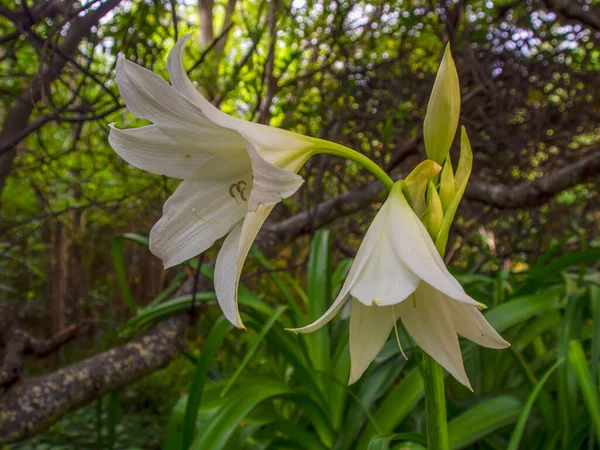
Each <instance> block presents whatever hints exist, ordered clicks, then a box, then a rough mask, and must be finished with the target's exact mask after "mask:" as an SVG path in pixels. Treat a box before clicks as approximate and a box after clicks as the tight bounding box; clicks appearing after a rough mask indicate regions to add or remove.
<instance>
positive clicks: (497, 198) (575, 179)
mask: <svg viewBox="0 0 600 450" xmlns="http://www.w3.org/2000/svg"><path fill="white" fill-rule="evenodd" d="M599 173H600V150H595V151H592V152H590V153H589V154H588V155H586V156H584V157H582V158H581V159H579V160H577V161H576V162H574V163H572V164H570V165H568V166H566V167H564V168H562V169H560V170H557V171H556V172H554V173H552V174H550V175H547V176H545V177H542V178H538V179H537V180H534V181H530V182H525V183H520V184H516V185H514V186H511V185H506V184H497V183H489V182H486V181H483V180H480V179H476V178H475V179H471V180H470V181H469V184H468V186H467V190H466V192H465V198H467V199H468V200H476V201H480V202H482V203H485V204H486V205H489V206H493V207H496V208H500V209H515V208H524V207H531V206H539V205H541V204H543V203H545V202H546V201H548V200H550V199H551V198H552V197H554V196H555V195H556V194H558V193H560V192H562V191H563V190H565V189H568V188H571V187H573V186H576V185H577V184H579V183H582V182H584V181H586V180H588V179H590V178H592V177H594V176H597V175H598V174H599ZM384 194H385V192H384V190H383V188H382V186H381V183H380V182H379V181H371V182H369V183H366V184H363V185H362V186H360V187H358V188H356V189H352V190H349V191H346V192H344V193H343V194H341V195H339V196H337V197H335V198H332V199H329V200H326V201H324V202H322V203H320V204H319V205H317V206H316V207H315V208H311V209H309V210H306V211H303V212H301V213H298V214H296V215H294V216H292V217H290V218H288V219H285V220H283V221H282V222H279V223H275V224H271V223H267V224H266V225H265V227H264V231H261V233H260V234H259V239H260V240H267V239H269V237H276V238H277V239H286V240H288V239H293V238H295V237H297V236H300V235H302V234H306V233H310V232H312V231H313V230H316V229H318V228H321V227H324V226H326V225H328V224H330V223H332V222H333V221H334V220H336V219H339V218H341V217H344V216H348V215H350V214H353V213H355V212H357V211H359V210H360V209H362V208H364V207H366V206H367V205H370V204H371V203H373V202H376V201H381V200H382V198H383V195H384Z"/></svg>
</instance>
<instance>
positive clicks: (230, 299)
mask: <svg viewBox="0 0 600 450" xmlns="http://www.w3.org/2000/svg"><path fill="white" fill-rule="evenodd" d="M241 235H242V223H240V224H239V225H237V226H236V227H235V228H234V229H233V230H231V232H230V233H229V235H228V236H227V238H226V239H225V242H223V246H222V247H221V250H219V255H218V256H217V263H216V266H215V290H216V292H217V301H218V302H219V306H220V307H221V310H223V314H225V317H227V320H229V321H230V322H231V323H232V324H233V325H234V326H236V327H238V328H244V325H243V324H242V319H241V317H240V312H239V309H238V302H237V287H238V285H237V281H236V282H235V283H233V282H232V281H234V280H237V276H238V274H237V272H238V271H237V256H238V249H239V246H240V236H241Z"/></svg>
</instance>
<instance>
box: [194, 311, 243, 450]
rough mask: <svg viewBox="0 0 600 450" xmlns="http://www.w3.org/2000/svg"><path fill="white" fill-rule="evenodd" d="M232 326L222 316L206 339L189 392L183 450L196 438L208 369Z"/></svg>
mask: <svg viewBox="0 0 600 450" xmlns="http://www.w3.org/2000/svg"><path fill="white" fill-rule="evenodd" d="M231 328H232V325H231V324H230V323H229V322H228V321H227V319H225V317H220V318H219V319H218V320H217V321H216V322H215V325H214V326H213V328H212V330H211V331H210V334H209V335H208V338H207V339H206V342H205V343H204V347H203V348H202V354H201V355H200V359H199V360H198V364H196V371H195V373H194V379H193V381H192V385H191V387H190V392H189V394H188V401H187V406H186V409H185V417H184V420H183V441H182V442H183V449H182V450H187V449H188V448H189V446H190V444H191V443H192V441H193V439H194V432H195V428H196V418H197V417H198V408H200V401H201V400H202V392H203V391H204V385H205V384H206V378H207V376H208V370H209V369H210V366H211V364H212V361H213V359H214V357H215V354H216V353H217V350H218V349H219V347H220V346H221V342H223V339H225V336H226V335H227V333H228V332H229V331H230V330H231Z"/></svg>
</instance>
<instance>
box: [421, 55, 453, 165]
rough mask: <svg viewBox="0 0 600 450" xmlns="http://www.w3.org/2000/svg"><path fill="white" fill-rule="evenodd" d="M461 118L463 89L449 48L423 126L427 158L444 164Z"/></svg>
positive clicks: (441, 65) (436, 79)
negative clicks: (461, 93) (461, 92)
mask: <svg viewBox="0 0 600 450" xmlns="http://www.w3.org/2000/svg"><path fill="white" fill-rule="evenodd" d="M459 116H460V86H459V84H458V74H457V73H456V66H455V65H454V60H453V59H452V53H450V45H447V46H446V51H445V52H444V57H443V58H442V62H441V64H440V68H439V70H438V73H437V76H436V78H435V84H434V85H433V90H432V92H431V98H430V99H429V104H428V105H427V114H426V115H425V123H424V124H423V135H424V139H425V151H426V153H427V158H429V159H432V160H434V161H435V162H437V163H438V164H440V165H441V164H443V163H444V160H445V159H446V157H447V156H448V152H449V150H450V146H451V145H452V141H453V140H454V136H455V135H456V127H457V126H458V119H459Z"/></svg>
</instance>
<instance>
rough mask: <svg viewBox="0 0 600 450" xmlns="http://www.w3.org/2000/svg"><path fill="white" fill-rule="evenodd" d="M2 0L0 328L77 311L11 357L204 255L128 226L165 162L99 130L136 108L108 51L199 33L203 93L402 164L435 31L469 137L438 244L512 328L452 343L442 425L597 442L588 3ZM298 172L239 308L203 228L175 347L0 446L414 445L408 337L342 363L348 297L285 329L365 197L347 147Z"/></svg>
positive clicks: (416, 152) (415, 126) (111, 337)
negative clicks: (455, 354)
mask: <svg viewBox="0 0 600 450" xmlns="http://www.w3.org/2000/svg"><path fill="white" fill-rule="evenodd" d="M0 3H1V6H0V99H1V103H0V122H1V123H2V129H1V131H0V189H1V197H0V304H1V305H2V306H3V307H4V309H2V308H0V313H1V314H3V315H4V317H5V318H7V317H9V315H10V317H11V320H6V321H5V322H3V321H2V320H0V327H2V326H4V327H5V329H8V325H5V324H7V323H11V322H12V321H13V320H14V321H15V322H18V323H19V324H20V325H21V326H22V327H24V328H26V329H27V330H29V331H31V332H32V333H35V334H36V335H39V336H45V337H48V336H51V335H52V334H53V333H57V332H60V331H61V330H63V329H64V328H65V327H66V326H68V325H69V324H73V323H76V324H78V328H79V332H78V335H77V338H76V339H75V340H74V341H72V342H70V343H69V344H67V345H65V346H63V347H62V348H61V349H60V351H59V352H58V353H56V354H54V355H52V356H50V357H48V358H45V359H41V360H39V359H31V360H29V359H28V360H27V364H26V368H25V371H24V375H26V376H32V375H44V374H47V373H51V372H52V371H55V370H57V369H58V368H60V367H64V366H67V365H68V364H70V363H73V362H75V361H79V360H82V359H83V358H85V357H88V356H91V355H95V354H98V353H100V352H103V351H106V350H108V349H109V348H111V347H113V346H116V345H119V344H121V343H123V342H124V341H126V340H127V339H129V338H130V337H131V336H133V335H135V334H136V333H137V332H140V331H143V330H144V329H146V328H147V327H148V326H149V325H150V324H151V323H154V322H157V321H160V320H162V319H164V318H165V317H167V316H168V315H171V314H177V313H181V312H184V311H187V310H189V308H190V306H191V295H192V291H193V285H194V281H195V279H196V276H195V275H196V272H197V265H198V263H197V262H195V261H194V262H192V263H189V264H187V265H183V266H180V267H176V268H173V269H170V270H167V271H164V270H163V269H162V265H161V263H160V261H158V259H157V258H155V257H154V256H153V255H152V254H151V253H150V252H149V251H148V249H147V246H146V245H144V243H145V236H147V234H148V230H149V229H150V228H151V226H152V225H153V224H154V222H155V221H156V220H157V218H158V217H159V216H160V214H161V208H162V204H163V203H164V201H165V199H166V198H167V197H168V196H169V195H170V193H172V192H173V190H174V189H175V188H176V186H177V184H178V182H177V180H172V179H167V178H165V177H161V176H153V175H151V174H148V173H146V172H142V171H139V170H137V169H135V168H133V167H130V166H128V165H127V164H126V163H125V162H124V161H122V160H120V159H119V158H118V157H117V156H116V155H115V154H114V152H113V151H112V150H111V149H110V147H109V145H108V142H107V136H108V124H109V123H112V122H116V124H117V126H119V127H131V126H138V125H141V124H143V123H142V121H140V120H138V119H135V118H134V117H132V116H131V115H130V114H129V113H128V112H127V111H126V109H125V108H124V105H123V103H122V101H121V99H120V97H119V95H118V90H117V88H116V84H115V82H114V68H115V63H116V57H117V55H118V54H120V53H122V54H124V55H125V56H126V57H127V58H128V59H130V60H132V61H135V62H137V63H138V64H140V65H143V66H144V67H147V68H148V69H151V70H153V71H155V72H158V73H159V74H161V75H162V76H164V77H165V78H166V79H168V75H167V73H166V58H167V55H168V51H169V50H170V48H171V47H172V45H173V44H174V42H175V40H176V39H177V37H180V36H182V35H183V34H185V33H188V32H192V33H193V39H191V40H190V43H189V44H188V46H187V49H186V56H185V61H184V63H185V66H186V68H188V71H189V74H190V77H191V79H192V80H193V81H194V82H195V83H197V86H198V88H199V89H200V90H201V92H202V93H203V94H204V95H205V96H207V97H208V98H209V99H211V101H212V102H213V103H214V104H215V105H217V106H219V107H220V108H221V109H223V110H224V111H226V112H228V113H230V114H232V115H235V116H237V117H242V118H245V119H248V120H253V121H258V122H261V123H268V124H271V125H275V126H278V127H282V128H286V129H290V130H293V131H297V132H299V133H303V134H307V135H311V136H317V137H321V138H325V139H329V140H332V141H336V142H340V143H343V144H345V145H347V146H349V147H351V148H354V149H356V150H359V151H361V152H363V153H365V154H368V155H369V156H370V157H371V158H372V159H373V160H375V161H376V162H378V163H379V164H380V165H381V166H383V167H385V168H386V170H387V171H389V172H390V173H392V174H394V176H396V177H401V176H404V175H406V174H408V172H410V170H411V169H412V168H413V167H414V166H415V165H416V163H418V162H419V161H420V160H422V159H423V157H424V149H423V142H422V133H421V130H422V121H423V118H424V113H425V109H426V106H427V101H428V96H429V93H430V91H431V87H432V85H433V80H434V76H435V71H436V70H437V65H438V62H439V59H440V57H441V53H442V51H443V48H444V46H445V44H446V43H447V42H450V43H451V46H452V51H453V55H454V58H455V61H456V66H457V69H458V73H459V78H460V82H461V92H462V111H461V124H462V125H464V126H465V127H466V128H467V130H468V132H469V136H470V138H471V143H472V146H473V151H474V158H475V160H474V166H473V177H472V182H471V183H470V186H469V188H468V190H467V193H466V194H465V198H464V199H463V202H462V204H461V207H460V209H459V214H458V219H457V221H456V224H455V225H454V227H453V229H452V233H451V239H450V241H449V246H448V252H447V261H448V262H449V263H450V264H451V266H452V267H453V270H454V271H455V272H456V273H457V275H458V277H459V280H460V281H461V282H462V283H463V285H464V286H465V288H466V289H467V290H468V291H469V292H470V293H471V294H472V295H473V296H474V297H475V298H477V299H478V300H480V301H482V302H483V303H486V304H487V305H489V306H490V311H489V313H488V319H489V320H490V321H491V322H492V323H493V325H495V326H496V327H497V329H498V330H499V331H501V332H502V333H503V335H504V336H505V337H506V339H507V340H509V341H510V342H511V343H512V344H513V345H512V347H511V349H510V350H507V351H505V352H495V351H489V350H487V349H480V348H476V347H469V346H468V345H465V347H464V353H465V358H466V359H467V361H468V369H467V370H468V373H469V375H470V377H471V380H472V382H473V385H474V388H475V394H471V393H469V392H468V391H465V390H464V389H463V388H461V387H460V386H459V385H458V384H456V383H454V382H453V381H449V385H448V396H449V417H450V420H451V426H450V428H451V433H452V436H451V441H452V443H453V445H454V447H455V448H478V449H479V448H482V449H501V448H509V446H511V447H510V448H527V449H537V448H539V449H552V448H562V449H578V448H590V449H591V448H597V447H594V446H595V445H596V446H597V445H600V444H598V440H597V439H598V436H600V405H599V403H600V401H599V397H598V355H599V354H600V341H599V340H600V334H599V333H600V331H599V330H600V325H599V320H600V294H599V292H600V291H598V289H599V288H598V284H599V282H600V279H599V275H598V259H599V258H598V255H599V254H598V252H599V245H598V243H599V241H598V230H599V229H600V227H599V225H600V212H599V209H598V205H599V200H598V181H599V179H600V177H599V175H598V174H599V173H600V149H599V145H600V144H599V141H600V120H599V119H600V92H599V90H600V78H599V71H600V47H599V46H598V40H599V39H600V11H598V7H599V6H598V5H599V2H597V1H591V0H573V1H560V0H552V1H551V0H546V1H541V0H539V1H538V0H525V1H509V0H503V1H496V0H494V1H491V0H490V1H478V0H473V1H471V0H459V1H448V2H441V3H440V2H435V1H426V0H402V1H401V0H398V1H388V2H384V1H357V2H350V1H347V2H338V1H332V2H326V1H325V2H324V1H310V0H294V1H290V0H270V1H267V0H200V1H198V2H197V1H192V0H171V1H167V0H160V1H159V0H144V1H141V0H135V1H127V0H121V1H119V0H104V1H100V0H88V1H74V0H73V1H72V0H53V1H43V0H40V1H38V0H28V1H25V0H20V1H14V0H2V2H0ZM86 18H88V19H89V18H92V19H93V20H90V21H87V22H86ZM86 27H87V28H86ZM78 33H79V34H78ZM457 151H458V149H457V148H454V149H453V155H454V156H453V157H455V155H456V153H454V152H457ZM454 160H455V161H456V159H454ZM302 175H303V176H304V177H305V179H306V180H307V181H306V183H305V185H304V186H303V187H302V188H301V190H300V191H299V192H298V193H297V194H296V195H295V196H294V197H293V198H290V199H288V200H286V201H284V202H283V203H282V204H280V205H279V206H277V208H276V209H275V211H274V213H273V214H272V215H271V218H270V220H269V222H268V223H267V224H266V226H265V229H264V230H263V231H262V232H261V234H260V235H259V238H258V240H257V249H256V250H255V251H254V252H253V254H252V257H251V258H250V259H249V260H248V263H247V264H246V267H245V269H244V272H243V278H242V282H243V285H244V288H243V292H244V298H245V300H244V301H243V302H242V303H243V308H242V309H243V313H244V314H245V315H246V316H247V319H246V320H247V321H248V322H249V323H250V324H252V325H251V326H250V331H248V332H246V333H242V332H238V331H230V332H228V333H226V332H227V331H229V330H227V329H226V328H227V327H226V325H225V324H223V322H222V320H220V319H219V317H220V315H221V313H220V311H219V310H218V308H217V307H216V306H215V302H214V295H213V294H212V293H211V282H210V273H211V272H210V267H211V261H213V259H214V256H215V255H216V253H215V251H214V250H211V251H209V252H207V254H206V255H204V262H205V265H204V266H203V268H202V273H203V275H202V276H201V277H200V279H201V280H200V285H201V289H200V291H201V292H199V293H198V295H197V296H196V297H197V301H198V303H199V305H200V306H199V311H200V319H199V320H198V321H197V323H196V325H195V326H194V327H193V330H191V331H190V332H189V333H188V335H187V345H186V351H185V352H184V354H183V356H179V357H177V358H176V359H175V360H174V361H173V362H172V363H171V365H169V367H168V368H167V369H165V370H163V371H160V372H157V373H154V374H152V375H151V376H149V377H147V378H145V379H143V380H142V381H140V382H138V383H136V384H135V385H132V386H129V387H127V388H125V389H122V390H120V391H119V392H118V393H117V394H111V395H109V396H105V397H102V398H101V399H100V400H98V401H97V402H96V403H95V404H91V405H88V406H86V407H84V408H82V409H79V410H77V411H75V412H73V413H71V414H69V415H67V416H65V418H63V419H62V420H61V421H60V422H58V423H57V424H55V425H54V426H52V427H51V428H50V429H49V430H48V431H46V432H44V433H43V434H42V435H40V436H38V437H36V438H33V440H29V441H24V442H22V443H20V444H15V445H14V448H65V449H66V448H123V449H125V448H127V449H133V448H148V449H150V448H161V447H162V448H165V449H171V448H173V449H174V448H184V447H185V448H188V447H189V448H194V449H213V448H214V449H216V448H228V449H229V448H231V449H234V448H257V449H258V448H310V449H313V448H316V449H318V448H335V449H346V448H360V449H362V448H374V449H379V448H420V447H418V446H419V445H420V443H422V442H423V435H422V434H421V433H423V431H424V424H423V421H424V413H423V403H422V395H423V393H422V380H421V379H420V374H419V371H418V366H419V364H418V361H419V356H418V352H416V351H415V352H413V351H411V352H410V355H411V356H412V357H410V358H409V361H406V362H405V361H404V360H403V359H402V358H401V356H399V354H398V351H397V348H396V347H395V344H392V343H388V345H387V346H386V347H385V349H384V350H383V351H382V354H381V355H380V357H379V358H378V359H377V361H376V363H375V364H374V365H373V367H372V368H371V369H370V371H369V373H368V374H367V376H365V377H364V378H363V379H362V380H361V382H360V383H358V384H357V386H355V387H352V388H347V387H346V380H347V370H348V354H347V353H348V351H347V338H345V336H346V334H347V323H346V322H347V321H346V320H345V319H341V320H338V321H336V322H335V323H334V324H332V325H330V326H329V327H328V329H327V330H323V331H322V332H319V333H320V334H316V335H314V336H312V337H311V336H307V337H295V336H292V335H289V334H287V333H286V332H284V331H283V328H285V327H289V326H291V325H294V326H296V325H301V324H304V323H306V322H307V320H308V319H307V317H308V315H310V317H314V316H316V315H318V312H319V311H321V310H323V309H324V308H326V305H327V304H328V302H330V300H331V295H332V294H333V292H334V291H335V289H336V288H337V287H338V286H339V283H340V281H343V277H344V273H345V270H347V268H348V263H349V259H348V258H351V257H352V256H353V255H354V253H355V251H356V249H357V247H358V244H359V242H360V239H361V237H362V235H363V234H364V232H365V230H366V227H367V226H368V224H369V222H370V220H371V219H372V217H373V215H374V213H375V211H376V210H377V208H378V206H379V202H380V200H381V199H382V197H381V195H382V192H381V186H379V184H378V183H377V182H376V181H375V182H374V181H373V180H372V178H371V177H370V175H369V174H368V173H367V172H365V171H364V170H362V169H361V168H359V167H358V166H356V165H355V164H354V163H351V162H346V161H342V160H339V159H336V158H333V157H330V156H327V155H321V156H318V157H315V158H313V159H311V160H310V161H309V162H308V163H307V165H306V167H305V168H304V169H303V172H302ZM323 228H329V229H331V232H323V231H319V232H317V230H320V229H323ZM124 233H137V234H135V235H133V234H124ZM315 233H316V234H315ZM140 244H142V245H140ZM217 248H218V247H217ZM319 254H321V255H326V256H325V257H324V258H325V259H323V258H321V259H319V258H318V257H317V255H319ZM323 260H326V261H330V263H328V264H330V265H327V266H325V267H320V268H318V270H317V269H315V268H314V264H318V262H319V261H323ZM315 270H317V272H315ZM319 271H320V272H319ZM318 273H322V277H320V278H319V279H314V277H315V276H317V275H316V274H318ZM311 274H312V275H313V276H312V277H311ZM173 298H175V300H173ZM132 306H135V307H140V309H139V310H137V311H135V310H134V308H133V307H132ZM280 307H284V309H281V308H280ZM9 311H10V312H9ZM3 324H4V325H3ZM115 330H118V331H115ZM4 331H5V330H2V329H0V335H1V334H3V332H4ZM0 341H1V339H0ZM571 341H572V342H571ZM405 344H406V346H405V348H409V349H411V344H410V342H409V341H408V340H406V342H405ZM315 349H318V350H315ZM0 355H2V349H0ZM413 355H414V356H413ZM238 372H239V373H238ZM234 375H235V376H234ZM546 375H547V377H546ZM240 393H241V395H240ZM1 396H2V391H0V401H1V399H2V397H1ZM190 398H193V402H192V404H193V405H194V406H193V407H189V408H188V406H187V405H188V401H189V399H190ZM194 430H196V431H195V432H194ZM594 432H595V433H596V436H594ZM407 433H408V434H407ZM406 441H410V442H412V444H406V443H405V442H406ZM369 446H371V447H369ZM11 448H13V447H11Z"/></svg>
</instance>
